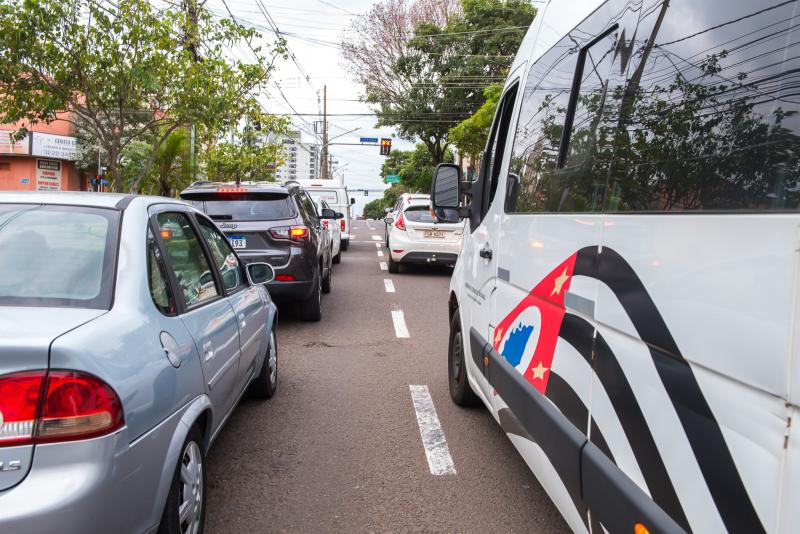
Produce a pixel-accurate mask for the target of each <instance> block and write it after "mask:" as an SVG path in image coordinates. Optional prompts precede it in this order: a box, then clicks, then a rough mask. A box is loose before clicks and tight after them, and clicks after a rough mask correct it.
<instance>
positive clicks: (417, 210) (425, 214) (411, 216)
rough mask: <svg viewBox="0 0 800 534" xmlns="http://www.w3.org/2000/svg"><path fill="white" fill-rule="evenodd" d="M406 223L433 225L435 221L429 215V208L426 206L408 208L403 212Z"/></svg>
mask: <svg viewBox="0 0 800 534" xmlns="http://www.w3.org/2000/svg"><path fill="white" fill-rule="evenodd" d="M405 218H406V220H407V221H411V222H417V223H435V222H436V219H435V218H434V217H433V215H431V207H430V206H428V205H420V206H409V207H407V208H406V211H405Z"/></svg>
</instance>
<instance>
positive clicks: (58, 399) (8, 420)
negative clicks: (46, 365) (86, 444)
mask: <svg viewBox="0 0 800 534" xmlns="http://www.w3.org/2000/svg"><path fill="white" fill-rule="evenodd" d="M0 421H2V423H0V447H2V446H11V445H28V444H33V443H50V442H54V441H68V440H77V439H88V438H94V437H97V436H102V435H105V434H109V433H111V432H113V431H115V430H117V429H118V428H120V427H122V426H123V425H124V424H125V417H124V415H123V412H122V403H121V402H120V400H119V397H118V396H117V394H116V393H115V392H114V390H113V389H111V386H109V385H108V384H106V383H105V382H103V381H102V380H100V379H99V378H97V377H94V376H91V375H88V374H84V373H79V372H76V371H50V372H49V373H48V372H47V371H45V370H40V371H26V372H22V373H15V374H11V375H6V376H3V377H0Z"/></svg>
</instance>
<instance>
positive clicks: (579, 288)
mask: <svg viewBox="0 0 800 534" xmlns="http://www.w3.org/2000/svg"><path fill="white" fill-rule="evenodd" d="M539 6H541V7H540V8H539V14H538V16H537V17H536V19H535V20H534V22H533V25H532V27H531V28H530V30H529V31H528V34H527V36H526V37H525V39H524V42H523V44H522V47H521V49H520V51H519V53H518V55H517V57H516V60H515V61H514V63H513V65H512V67H511V69H510V75H509V77H508V80H507V82H506V84H505V89H504V93H503V96H502V99H501V101H500V104H499V106H498V111H497V115H496V117H495V120H494V124H493V126H492V129H491V133H490V137H489V142H488V145H487V149H486V152H485V156H484V158H483V161H482V168H481V171H480V174H479V176H478V178H477V181H476V182H474V183H463V182H462V180H461V173H460V169H459V168H458V167H456V166H453V165H442V166H440V167H439V168H438V169H437V172H436V176H435V178H434V184H433V191H434V193H433V195H432V196H433V204H434V209H435V210H436V213H437V214H438V213H444V211H441V210H447V209H459V211H460V215H461V216H462V217H464V218H467V219H468V220H469V224H468V227H467V230H466V231H465V238H464V245H463V249H462V251H461V255H460V256H459V259H458V263H457V265H456V269H455V272H454V274H453V278H452V283H451V294H450V302H449V304H450V306H449V308H450V317H451V332H450V345H449V346H450V349H449V373H450V392H451V396H452V397H453V400H454V401H455V402H456V403H459V404H471V403H474V402H482V403H483V404H485V405H486V407H488V409H489V410H490V411H491V413H492V414H493V416H494V417H495V419H496V420H497V421H498V422H499V424H500V425H501V426H502V428H503V429H504V430H505V432H506V433H507V434H508V436H509V437H510V439H511V441H512V442H513V443H514V445H515V446H516V448H517V449H518V450H519V452H520V453H521V454H522V456H523V457H524V459H525V461H526V462H527V464H528V465H529V466H530V468H531V469H532V470H533V472H534V473H535V474H536V476H537V478H538V479H539V481H540V482H541V484H542V485H543V486H544V487H545V489H546V490H547V492H548V494H549V495H550V497H551V498H552V499H553V501H554V502H555V503H556V505H557V506H558V508H559V510H560V511H561V513H562V514H563V516H564V517H565V519H566V521H567V522H568V524H569V526H570V527H571V528H572V529H573V530H574V531H576V532H592V533H600V532H603V530H604V529H605V530H606V531H608V532H611V533H616V532H622V533H637V534H639V533H644V532H654V533H655V532H659V533H660V532H682V531H687V532H726V531H727V532H748V533H751V532H784V533H796V532H800V425H798V424H797V420H798V417H797V416H798V415H799V414H798V404H800V319H799V318H800V211H798V207H800V158H799V157H798V156H800V137H799V136H798V134H800V114H799V113H798V111H800V96H799V95H800V91H798V88H800V53H799V52H798V51H799V50H800V26H798V22H799V21H800V0H790V1H782V0H702V1H698V0H608V1H601V0H569V1H568V2H567V1H551V2H543V3H542V4H537V7H539Z"/></svg>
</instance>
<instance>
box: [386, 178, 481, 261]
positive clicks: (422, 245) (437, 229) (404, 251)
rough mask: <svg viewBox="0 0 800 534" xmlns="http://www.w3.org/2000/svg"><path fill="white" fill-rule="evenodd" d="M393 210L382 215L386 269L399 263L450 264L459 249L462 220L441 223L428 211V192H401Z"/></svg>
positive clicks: (429, 203)
mask: <svg viewBox="0 0 800 534" xmlns="http://www.w3.org/2000/svg"><path fill="white" fill-rule="evenodd" d="M396 208H397V209H396V211H394V212H392V213H389V214H388V215H387V216H386V218H385V219H384V220H385V221H386V224H387V232H388V244H389V272H391V273H399V272H400V266H401V265H402V264H417V265H446V266H448V267H453V266H454V265H455V263H456V260H457V259H458V254H459V252H461V240H462V237H463V234H464V224H465V223H464V222H463V221H459V222H455V223H441V222H437V221H436V217H434V215H433V213H432V212H431V202H430V197H429V196H428V195H411V194H405V195H403V196H401V197H400V200H399V202H398V204H397V205H396Z"/></svg>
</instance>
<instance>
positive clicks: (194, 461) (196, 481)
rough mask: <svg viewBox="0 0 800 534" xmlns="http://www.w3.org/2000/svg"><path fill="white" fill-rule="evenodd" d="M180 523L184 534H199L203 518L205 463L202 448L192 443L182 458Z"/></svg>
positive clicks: (187, 446) (185, 449)
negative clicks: (201, 452)
mask: <svg viewBox="0 0 800 534" xmlns="http://www.w3.org/2000/svg"><path fill="white" fill-rule="evenodd" d="M180 482H181V494H180V499H179V501H180V505H179V506H178V520H179V521H178V522H179V524H180V529H181V533H182V534H197V533H198V532H199V531H200V523H201V519H202V517H203V514H202V511H203V461H202V455H201V454H200V447H199V446H198V445H197V443H196V442H194V441H190V442H189V443H187V444H186V448H184V449H183V455H182V456H181V474H180Z"/></svg>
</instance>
